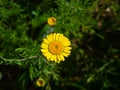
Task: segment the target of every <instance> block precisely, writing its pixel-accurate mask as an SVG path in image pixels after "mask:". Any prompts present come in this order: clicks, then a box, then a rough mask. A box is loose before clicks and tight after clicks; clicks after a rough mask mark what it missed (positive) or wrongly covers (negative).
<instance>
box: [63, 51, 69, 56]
mask: <svg viewBox="0 0 120 90" xmlns="http://www.w3.org/2000/svg"><path fill="white" fill-rule="evenodd" d="M62 55H63V56H65V57H68V56H69V55H70V53H65V52H62Z"/></svg>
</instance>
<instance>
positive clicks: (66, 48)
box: [64, 47, 72, 51]
mask: <svg viewBox="0 0 120 90" xmlns="http://www.w3.org/2000/svg"><path fill="white" fill-rule="evenodd" d="M71 49H72V48H71V47H64V50H65V51H69V50H71Z"/></svg>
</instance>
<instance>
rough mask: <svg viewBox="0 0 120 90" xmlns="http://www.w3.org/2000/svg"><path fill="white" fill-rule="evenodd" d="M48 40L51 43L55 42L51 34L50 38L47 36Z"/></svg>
mask: <svg viewBox="0 0 120 90" xmlns="http://www.w3.org/2000/svg"><path fill="white" fill-rule="evenodd" d="M47 40H48V41H49V42H51V41H53V40H54V39H53V34H50V35H49V36H47Z"/></svg>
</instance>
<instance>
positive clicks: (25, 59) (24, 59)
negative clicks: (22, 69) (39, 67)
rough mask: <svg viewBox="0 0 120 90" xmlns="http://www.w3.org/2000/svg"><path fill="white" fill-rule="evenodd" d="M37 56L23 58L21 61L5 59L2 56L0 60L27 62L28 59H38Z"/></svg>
mask: <svg viewBox="0 0 120 90" xmlns="http://www.w3.org/2000/svg"><path fill="white" fill-rule="evenodd" d="M38 57H39V56H31V57H27V58H23V59H6V58H4V57H2V56H0V59H1V60H3V61H27V60H29V59H35V58H38Z"/></svg>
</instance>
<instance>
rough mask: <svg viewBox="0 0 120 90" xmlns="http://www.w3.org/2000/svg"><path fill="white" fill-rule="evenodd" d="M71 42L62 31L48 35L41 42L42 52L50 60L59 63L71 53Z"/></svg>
mask: <svg viewBox="0 0 120 90" xmlns="http://www.w3.org/2000/svg"><path fill="white" fill-rule="evenodd" d="M70 45H71V43H70V41H69V39H68V38H67V37H65V36H64V35H63V34H60V33H52V34H50V35H48V36H47V37H46V38H45V39H43V42H42V44H41V52H42V54H43V55H44V56H45V57H46V58H47V60H48V61H55V62H57V63H59V62H61V61H64V60H65V58H64V57H68V56H69V55H70V53H71V51H70V50H71V47H70Z"/></svg>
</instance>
